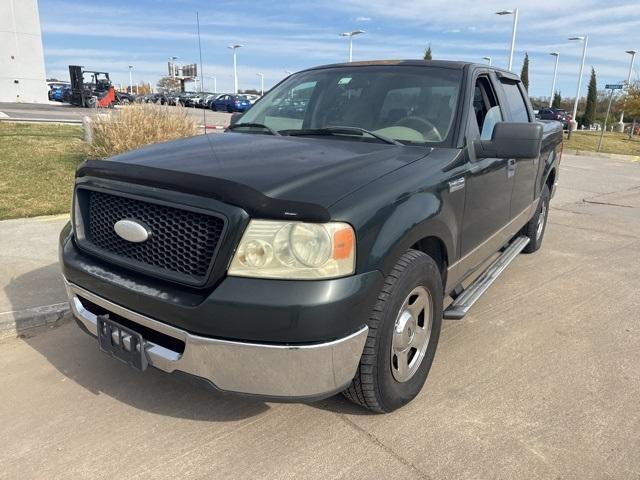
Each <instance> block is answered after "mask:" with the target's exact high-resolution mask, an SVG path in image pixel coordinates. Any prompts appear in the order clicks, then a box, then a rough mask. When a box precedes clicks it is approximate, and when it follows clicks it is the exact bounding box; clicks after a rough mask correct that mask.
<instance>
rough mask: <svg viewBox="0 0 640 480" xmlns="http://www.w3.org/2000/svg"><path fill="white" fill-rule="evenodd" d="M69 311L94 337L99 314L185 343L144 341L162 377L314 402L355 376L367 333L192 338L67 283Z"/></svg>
mask: <svg viewBox="0 0 640 480" xmlns="http://www.w3.org/2000/svg"><path fill="white" fill-rule="evenodd" d="M65 284H66V288H67V294H68V296H69V302H70V305H71V311H72V312H73V315H74V316H75V317H76V319H77V320H78V322H79V323H80V324H81V325H82V326H83V328H84V329H86V330H87V331H88V332H89V333H90V334H92V335H93V336H97V315H96V314H95V313H92V312H91V311H90V310H91V309H92V308H93V309H95V308H96V306H97V308H100V309H102V311H105V310H106V311H107V312H109V313H112V314H113V315H115V316H119V317H122V318H124V319H126V320H128V321H130V322H133V323H134V324H137V325H141V326H142V327H143V328H146V329H150V330H152V331H155V332H158V333H159V334H162V335H165V336H168V337H172V338H173V339H176V340H178V341H180V342H183V343H184V350H183V351H181V352H177V351H174V350H172V349H170V348H167V347H166V346H163V345H160V344H157V343H154V342H152V341H146V342H145V352H146V356H147V359H148V362H149V364H150V365H152V366H154V367H156V368H158V369H160V370H163V371H165V372H174V371H181V372H185V373H188V374H191V375H195V376H197V377H201V378H203V379H205V380H208V381H209V382H211V383H212V384H213V385H215V386H216V387H217V388H218V389H220V390H225V391H231V392H238V393H245V394H253V395H260V396H266V397H274V398H278V397H279V398H287V399H312V398H322V397H325V396H329V395H331V394H333V393H336V392H338V391H340V390H342V389H344V388H345V387H346V386H347V385H348V384H349V382H351V379H352V378H353V377H354V375H355V372H356V369H357V366H358V363H359V361H360V356H361V354H362V351H363V349H364V344H365V341H366V339H367V333H368V328H367V327H366V326H365V327H363V328H361V329H360V330H358V331H356V332H355V333H352V334H350V335H347V336H345V337H343V338H340V339H337V340H333V341H330V342H326V343H312V344H296V345H274V344H260V343H248V342H239V341H230V340H220V339H216V338H209V337H203V336H199V335H194V334H191V333H189V332H187V331H185V330H182V329H180V328H176V327H174V326H171V325H168V324H166V323H162V322H159V321H157V320H154V319H153V318H150V317H147V316H145V315H142V314H139V313H136V312H134V311H132V310H130V309H128V308H125V307H123V306H120V305H117V304H115V303H113V302H111V301H109V300H107V299H105V298H103V297H100V296H98V295H95V294H93V293H91V292H89V291H87V290H85V289H83V288H81V287H79V286H77V285H75V284H73V283H71V282H69V281H68V280H66V279H65Z"/></svg>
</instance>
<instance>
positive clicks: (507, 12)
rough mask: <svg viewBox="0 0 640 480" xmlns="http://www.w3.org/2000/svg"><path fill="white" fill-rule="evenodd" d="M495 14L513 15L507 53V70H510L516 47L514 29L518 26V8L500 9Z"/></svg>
mask: <svg viewBox="0 0 640 480" xmlns="http://www.w3.org/2000/svg"><path fill="white" fill-rule="evenodd" d="M496 15H513V27H512V30H511V52H510V53H509V68H508V69H507V70H509V71H511V67H513V51H514V49H515V48H516V29H517V28H518V9H517V8H514V9H513V10H501V11H499V12H496Z"/></svg>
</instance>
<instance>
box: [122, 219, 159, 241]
mask: <svg viewBox="0 0 640 480" xmlns="http://www.w3.org/2000/svg"><path fill="white" fill-rule="evenodd" d="M113 229H114V230H115V231H116V233H117V234H118V236H119V237H120V238H122V239H124V240H126V241H127V242H133V243H142V242H144V241H146V240H147V239H148V238H149V237H150V236H151V231H150V230H149V227H147V226H146V225H145V224H144V223H142V222H139V221H138V220H129V219H124V220H118V221H117V222H116V223H115V225H114V226H113Z"/></svg>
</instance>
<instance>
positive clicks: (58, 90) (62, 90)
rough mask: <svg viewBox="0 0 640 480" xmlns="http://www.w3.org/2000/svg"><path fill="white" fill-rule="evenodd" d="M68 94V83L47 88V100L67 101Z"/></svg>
mask: <svg viewBox="0 0 640 480" xmlns="http://www.w3.org/2000/svg"><path fill="white" fill-rule="evenodd" d="M70 95H71V86H70V85H58V86H54V87H52V88H51V89H50V90H49V100H53V101H55V102H68V101H69V97H70Z"/></svg>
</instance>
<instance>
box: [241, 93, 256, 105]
mask: <svg viewBox="0 0 640 480" xmlns="http://www.w3.org/2000/svg"><path fill="white" fill-rule="evenodd" d="M243 96H244V97H245V98H246V99H247V100H249V103H251V105H253V104H254V103H256V102H257V101H258V100H260V95H256V94H254V93H243Z"/></svg>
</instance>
